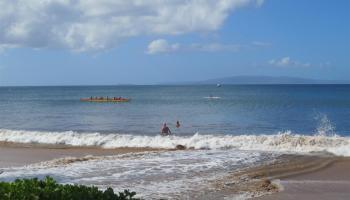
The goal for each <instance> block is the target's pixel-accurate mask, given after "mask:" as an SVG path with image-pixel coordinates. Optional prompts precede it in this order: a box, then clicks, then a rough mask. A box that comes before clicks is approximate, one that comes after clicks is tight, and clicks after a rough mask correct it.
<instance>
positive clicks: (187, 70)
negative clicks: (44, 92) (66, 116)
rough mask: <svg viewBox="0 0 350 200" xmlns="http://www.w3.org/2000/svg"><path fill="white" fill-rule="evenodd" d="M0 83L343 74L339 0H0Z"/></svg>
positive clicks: (347, 69)
mask: <svg viewBox="0 0 350 200" xmlns="http://www.w3.org/2000/svg"><path fill="white" fill-rule="evenodd" d="M0 8H1V11H0V86H19V85H23V86H27V85H115V84H157V83H167V82H186V81H199V80H206V79H212V78H220V77H230V76H241V75H248V76H291V77H302V78H312V79H326V80H350V1H349V0H336V1H334V0H317V1H316V0H307V1H305V0H143V1H142V0H128V1H125V0H99V1H96V0H13V1H8V0H0Z"/></svg>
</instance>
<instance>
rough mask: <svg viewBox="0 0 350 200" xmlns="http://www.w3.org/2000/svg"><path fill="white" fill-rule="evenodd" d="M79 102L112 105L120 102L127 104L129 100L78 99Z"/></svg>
mask: <svg viewBox="0 0 350 200" xmlns="http://www.w3.org/2000/svg"><path fill="white" fill-rule="evenodd" d="M80 101H85V102H114V103H120V102H129V101H130V99H80Z"/></svg>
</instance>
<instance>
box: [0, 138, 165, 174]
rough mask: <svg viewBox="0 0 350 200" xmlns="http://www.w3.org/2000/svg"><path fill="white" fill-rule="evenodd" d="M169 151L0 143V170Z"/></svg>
mask: <svg viewBox="0 0 350 200" xmlns="http://www.w3.org/2000/svg"><path fill="white" fill-rule="evenodd" d="M152 151H169V150H164V149H157V148H136V147H133V148H131V147H123V148H114V149H104V148H100V147H91V146H90V147H75V146H68V145H51V144H24V143H12V142H0V168H5V167H19V166H24V165H29V164H34V163H38V162H44V161H49V160H54V159H59V158H66V157H76V158H82V157H85V156H110V155H118V154H126V153H140V152H152Z"/></svg>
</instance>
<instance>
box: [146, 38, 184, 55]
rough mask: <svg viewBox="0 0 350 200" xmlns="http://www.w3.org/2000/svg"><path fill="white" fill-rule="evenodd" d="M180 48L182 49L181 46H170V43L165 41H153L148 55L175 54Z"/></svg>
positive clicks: (149, 46)
mask: <svg viewBox="0 0 350 200" xmlns="http://www.w3.org/2000/svg"><path fill="white" fill-rule="evenodd" d="M179 48H180V45H179V44H169V43H168V41H166V40H164V39H158V40H154V41H152V42H151V43H150V44H149V45H148V49H147V53H148V54H156V53H167V52H174V51H177V50H179Z"/></svg>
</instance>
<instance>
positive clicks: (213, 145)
mask: <svg viewBox="0 0 350 200" xmlns="http://www.w3.org/2000/svg"><path fill="white" fill-rule="evenodd" d="M0 141H7V142H16V143H43V144H64V145H73V146H100V147H102V148H119V147H151V148H167V149H171V148H175V147H176V146H177V145H184V146H186V147H187V148H194V149H222V148H235V149H239V150H259V151H276V152H290V153H293V152H296V153H308V152H329V153H333V154H335V155H339V156H350V138H349V137H341V136H337V135H333V136H326V135H320V134H317V135H313V136H308V135H299V134H292V133H291V132H290V131H286V132H283V133H279V134H275V135H238V136H234V135H201V134H198V133H196V134H194V135H193V136H182V137H181V136H168V137H162V136H140V135H128V134H101V133H77V132H73V131H66V132H38V131H14V130H4V129H2V130H1V129H0Z"/></svg>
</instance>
